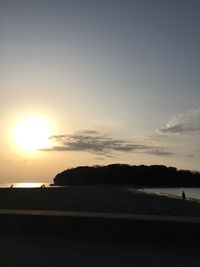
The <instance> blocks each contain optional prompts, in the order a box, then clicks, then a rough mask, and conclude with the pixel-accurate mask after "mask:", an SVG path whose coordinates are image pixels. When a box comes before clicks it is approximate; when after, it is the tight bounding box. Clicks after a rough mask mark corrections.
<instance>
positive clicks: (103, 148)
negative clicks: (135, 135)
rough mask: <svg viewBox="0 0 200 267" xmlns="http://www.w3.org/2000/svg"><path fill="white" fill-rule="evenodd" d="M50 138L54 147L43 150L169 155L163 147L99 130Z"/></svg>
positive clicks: (107, 154)
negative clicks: (136, 142) (106, 133)
mask: <svg viewBox="0 0 200 267" xmlns="http://www.w3.org/2000/svg"><path fill="white" fill-rule="evenodd" d="M50 139H51V140H52V141H53V142H54V143H55V146H53V147H52V148H46V149H42V151H49V152H50V151H85V152H90V153H93V154H97V155H101V156H106V157H110V156H113V155H114V153H131V152H135V153H147V154H152V155H158V156H169V155H172V154H173V153H172V152H166V151H165V150H164V148H163V147H157V146H151V145H144V144H135V143H133V142H130V141H126V140H122V139H117V138H114V137H112V136H108V135H105V134H103V133H100V132H97V131H82V132H79V133H75V134H69V135H67V134H66V135H65V134H62V135H53V136H51V137H50Z"/></svg>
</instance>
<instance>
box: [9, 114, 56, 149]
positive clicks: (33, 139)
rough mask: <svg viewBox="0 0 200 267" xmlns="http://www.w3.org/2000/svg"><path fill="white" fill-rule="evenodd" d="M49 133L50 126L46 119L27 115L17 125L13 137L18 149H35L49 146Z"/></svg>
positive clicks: (50, 131)
mask: <svg viewBox="0 0 200 267" xmlns="http://www.w3.org/2000/svg"><path fill="white" fill-rule="evenodd" d="M51 134H52V127H51V125H50V123H49V122H48V121H47V120H45V119H43V118H38V117H29V118H26V119H24V120H22V121H21V122H20V123H19V124H18V125H17V127H16V129H15V133H14V137H15V142H16V144H17V146H18V148H19V149H20V150H23V151H35V150H38V149H42V148H47V147H49V146H50V140H49V136H50V135H51Z"/></svg>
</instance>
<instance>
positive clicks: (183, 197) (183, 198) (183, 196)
mask: <svg viewBox="0 0 200 267" xmlns="http://www.w3.org/2000/svg"><path fill="white" fill-rule="evenodd" d="M182 200H185V192H184V191H183V192H182Z"/></svg>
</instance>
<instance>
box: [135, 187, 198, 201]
mask: <svg viewBox="0 0 200 267" xmlns="http://www.w3.org/2000/svg"><path fill="white" fill-rule="evenodd" d="M140 191H142V192H146V193H153V194H157V195H165V196H169V197H175V198H181V194H182V192H183V191H184V192H185V194H186V198H189V199H195V200H200V188H188V187H187V188H180V187H178V188H160V187H159V188H144V189H140Z"/></svg>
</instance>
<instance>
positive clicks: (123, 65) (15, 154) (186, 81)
mask: <svg viewBox="0 0 200 267" xmlns="http://www.w3.org/2000/svg"><path fill="white" fill-rule="evenodd" d="M199 14H200V1H199V0H196V1H195V0H187V1H186V0H167V1H166V0H132V1H131V0H130V1H128V0H115V1H114V0H106V1H102V0H101V1H100V0H91V1H89V0H71V1H68V0H54V1H53V0H52V1H51V0H46V1H45V0H21V1H20V0H0V40H1V41H0V101H1V102H0V113H1V124H0V147H1V150H0V177H1V181H2V182H5V181H13V182H14V181H51V180H52V178H53V177H54V176H55V175H56V173H57V172H60V171H62V170H64V169H66V168H69V167H73V166H77V165H94V164H109V163H116V162H121V163H130V164H148V165H149V164H164V165H167V166H169V165H171V166H176V167H177V168H179V169H180V168H184V169H191V170H200V167H199V160H200V103H199V102H200V88H199V84H200V53H199V47H200V16H199ZM30 116H32V117H34V116H37V117H41V118H45V120H48V121H49V122H50V124H51V126H52V128H53V130H52V133H51V135H52V136H51V137H50V140H51V141H52V145H51V146H48V147H46V148H41V149H39V150H38V151H34V152H33V151H31V152H30V151H23V150H22V149H20V147H17V146H16V144H15V140H14V137H13V135H14V132H15V128H17V127H18V125H19V124H20V121H22V120H23V119H24V118H25V117H27V118H28V117H30ZM39 128H40V127H38V132H39V133H40V132H41V131H40V129H39ZM24 138H26V137H24Z"/></svg>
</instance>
